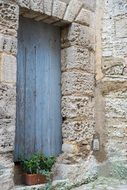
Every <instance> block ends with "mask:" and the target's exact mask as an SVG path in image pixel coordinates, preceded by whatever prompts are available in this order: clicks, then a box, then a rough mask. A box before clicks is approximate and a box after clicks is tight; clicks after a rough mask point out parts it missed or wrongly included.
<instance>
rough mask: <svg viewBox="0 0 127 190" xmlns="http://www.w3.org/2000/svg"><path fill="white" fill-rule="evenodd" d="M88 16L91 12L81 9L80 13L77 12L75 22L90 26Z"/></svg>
mask: <svg viewBox="0 0 127 190" xmlns="http://www.w3.org/2000/svg"><path fill="white" fill-rule="evenodd" d="M90 16H91V12H90V11H88V10H86V9H84V8H82V9H81V11H80V12H79V14H78V16H77V17H76V19H75V22H77V23H79V24H84V25H86V26H89V25H90Z"/></svg>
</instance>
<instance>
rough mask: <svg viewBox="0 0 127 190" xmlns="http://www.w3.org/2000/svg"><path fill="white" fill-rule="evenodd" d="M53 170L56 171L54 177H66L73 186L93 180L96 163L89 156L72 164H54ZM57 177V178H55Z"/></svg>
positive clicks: (95, 175)
mask: <svg viewBox="0 0 127 190" xmlns="http://www.w3.org/2000/svg"><path fill="white" fill-rule="evenodd" d="M55 170H56V171H54V172H56V173H57V176H56V179H57V180H58V179H68V180H69V182H70V183H72V184H73V187H74V186H80V185H81V184H86V183H88V182H89V181H92V180H95V179H96V177H97V163H96V160H95V159H94V158H93V156H91V155H90V156H89V157H88V159H87V161H86V160H85V159H84V160H82V159H81V161H80V162H78V163H77V162H73V163H72V164H64V163H63V164H62V163H61V164H56V167H55ZM57 177H58V178H57Z"/></svg>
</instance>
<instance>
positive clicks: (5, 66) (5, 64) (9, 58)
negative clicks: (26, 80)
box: [0, 54, 16, 83]
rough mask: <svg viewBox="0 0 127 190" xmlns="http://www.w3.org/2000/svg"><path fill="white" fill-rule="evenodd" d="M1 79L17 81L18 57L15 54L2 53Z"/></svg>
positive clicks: (10, 81) (9, 81)
mask: <svg viewBox="0 0 127 190" xmlns="http://www.w3.org/2000/svg"><path fill="white" fill-rule="evenodd" d="M0 59H1V65H0V70H1V73H0V81H1V82H8V83H15V82H16V57H15V56H13V55H7V54H1V56H0Z"/></svg>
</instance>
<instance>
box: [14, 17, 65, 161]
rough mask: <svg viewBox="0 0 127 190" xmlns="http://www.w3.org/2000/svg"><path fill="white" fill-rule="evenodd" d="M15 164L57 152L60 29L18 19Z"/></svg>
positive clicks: (58, 147) (58, 143)
mask: <svg viewBox="0 0 127 190" xmlns="http://www.w3.org/2000/svg"><path fill="white" fill-rule="evenodd" d="M17 61H18V66H17V114H16V137H15V161H16V160H18V159H19V158H21V157H23V158H28V157H29V156H30V155H32V154H33V153H35V152H43V153H44V154H45V155H58V154H59V153H60V152H61V143H62V137H61V123H62V119H61V79H60V78H61V67H60V29H59V28H57V27H55V26H52V25H48V24H45V23H42V22H36V21H33V20H32V19H26V18H20V25H19V34H18V55H17Z"/></svg>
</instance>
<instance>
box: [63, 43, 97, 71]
mask: <svg viewBox="0 0 127 190" xmlns="http://www.w3.org/2000/svg"><path fill="white" fill-rule="evenodd" d="M91 56H92V55H91V52H90V51H89V50H88V49H85V48H80V47H77V46H71V47H69V48H64V49H62V51H61V64H62V65H61V67H62V68H61V69H62V71H66V70H67V69H82V70H84V71H86V72H88V73H94V62H93V61H92V60H91Z"/></svg>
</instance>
